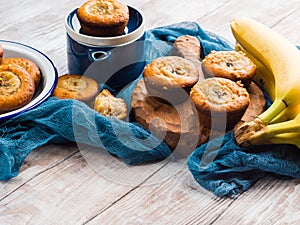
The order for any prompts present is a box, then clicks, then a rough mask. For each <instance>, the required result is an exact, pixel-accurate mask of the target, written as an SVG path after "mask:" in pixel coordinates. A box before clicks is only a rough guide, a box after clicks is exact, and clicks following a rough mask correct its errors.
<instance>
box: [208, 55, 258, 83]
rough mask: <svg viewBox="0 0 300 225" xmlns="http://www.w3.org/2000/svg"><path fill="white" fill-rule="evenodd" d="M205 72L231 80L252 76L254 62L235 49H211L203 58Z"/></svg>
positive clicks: (254, 69) (254, 67)
mask: <svg viewBox="0 0 300 225" xmlns="http://www.w3.org/2000/svg"><path fill="white" fill-rule="evenodd" d="M202 62H203V66H205V69H206V72H208V73H210V75H213V76H220V77H224V78H228V79H231V80H243V79H244V78H252V77H253V76H254V75H255V72H256V66H255V64H254V63H253V62H252V61H251V60H250V59H249V58H248V57H247V56H246V55H245V54H244V53H243V52H237V51H211V52H210V53H209V54H208V55H207V56H206V57H205V58H204V59H203V61H202Z"/></svg>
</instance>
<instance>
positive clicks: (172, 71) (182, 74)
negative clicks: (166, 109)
mask: <svg viewBox="0 0 300 225" xmlns="http://www.w3.org/2000/svg"><path fill="white" fill-rule="evenodd" d="M143 77H144V81H145V86H146V89H147V91H148V93H149V95H150V96H153V97H155V98H158V99H159V100H160V101H165V102H170V103H173V104H178V103H181V102H183V101H185V100H186V99H187V98H188V97H189V95H188V93H189V91H190V89H191V88H192V87H193V86H194V85H195V84H196V83H197V81H198V79H199V74H198V70H197V68H196V66H195V65H194V64H193V63H192V62H191V61H190V60H187V59H184V58H182V57H179V56H164V57H160V58H157V59H154V60H153V61H152V62H151V63H150V64H148V65H147V66H146V67H145V69H144V72H143Z"/></svg>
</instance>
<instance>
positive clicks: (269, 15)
mask: <svg viewBox="0 0 300 225" xmlns="http://www.w3.org/2000/svg"><path fill="white" fill-rule="evenodd" d="M299 9H300V2H299V1H297V0H294V1H281V0H274V1H272V3H271V2H269V1H260V0H251V1H239V0H232V1H229V2H228V3H227V4H224V5H223V6H222V7H219V8H218V9H217V10H216V11H214V12H212V13H211V14H210V15H208V16H206V17H204V18H201V19H197V22H198V23H199V24H200V25H201V26H202V27H203V28H204V29H206V30H209V31H212V32H214V33H216V34H218V35H221V36H223V37H225V38H226V39H228V40H229V41H230V42H231V43H235V40H234V37H233V35H232V33H231V30H230V24H229V23H230V21H231V20H232V19H233V18H235V17H240V16H242V17H243V16H246V17H251V18H254V19H257V20H258V21H260V22H262V23H264V24H266V25H267V26H270V27H273V26H274V25H276V24H277V23H279V22H280V21H281V20H284V19H285V18H286V17H288V16H289V15H290V14H293V13H295V19H294V20H290V21H289V24H287V26H286V28H287V29H288V27H294V29H296V27H298V25H299V20H297V19H298V18H297V16H296V15H299V13H298V12H299ZM296 18H297V19H296ZM286 35H287V36H289V35H297V32H295V30H289V31H288V32H286ZM298 36H299V35H298ZM287 38H288V37H287Z"/></svg>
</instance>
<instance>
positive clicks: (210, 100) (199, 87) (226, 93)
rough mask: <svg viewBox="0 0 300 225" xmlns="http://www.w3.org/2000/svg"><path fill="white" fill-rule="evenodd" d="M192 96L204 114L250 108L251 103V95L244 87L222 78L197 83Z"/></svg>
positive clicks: (191, 93)
mask: <svg viewBox="0 0 300 225" xmlns="http://www.w3.org/2000/svg"><path fill="white" fill-rule="evenodd" d="M190 96H191V99H192V101H193V102H194V103H195V105H196V108H197V109H198V110H201V111H204V112H205V111H207V112H210V111H215V112H221V111H226V112H232V111H235V110H239V109H240V108H243V107H245V106H248V104H249V101H250V98H249V94H248V92H247V90H246V89H245V88H244V87H243V86H242V85H239V83H236V82H233V81H231V80H229V79H226V78H221V77H215V78H208V79H205V80H203V81H201V82H199V83H197V84H196V85H195V86H194V87H193V88H192V90H191V92H190Z"/></svg>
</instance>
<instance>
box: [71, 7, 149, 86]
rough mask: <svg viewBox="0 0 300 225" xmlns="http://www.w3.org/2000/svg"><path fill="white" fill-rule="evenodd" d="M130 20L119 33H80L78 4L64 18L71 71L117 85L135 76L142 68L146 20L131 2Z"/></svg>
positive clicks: (122, 84)
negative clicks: (112, 35)
mask: <svg viewBox="0 0 300 225" xmlns="http://www.w3.org/2000/svg"><path fill="white" fill-rule="evenodd" d="M128 8H129V22H128V24H127V27H126V28H125V30H124V32H123V34H122V35H119V36H114V37H94V36H88V35H84V34H82V33H80V23H79V21H78V18H77V8H76V9H74V10H72V11H71V12H70V13H69V14H68V15H67V17H66V19H65V26H66V31H67V59H68V70H69V73H70V74H81V75H84V76H88V77H91V78H93V79H95V80H96V81H97V82H98V83H105V84H106V85H108V86H109V87H111V88H113V89H120V88H122V87H124V86H125V85H127V84H128V83H130V82H132V81H133V80H135V79H136V78H137V77H138V76H139V75H140V74H141V72H142V71H143V69H144V66H145V60H144V40H145V20H144V16H143V14H142V13H141V12H140V11H139V10H137V9H135V8H134V7H132V6H128Z"/></svg>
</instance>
